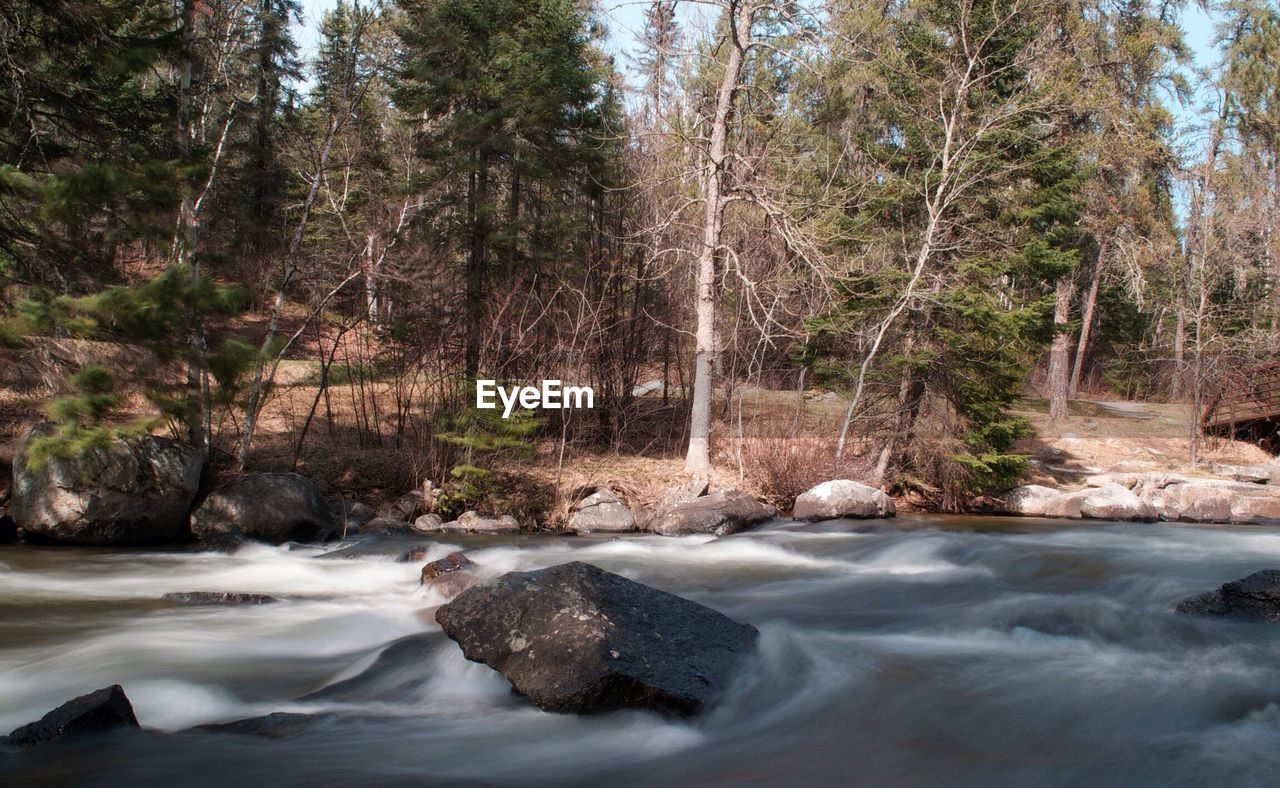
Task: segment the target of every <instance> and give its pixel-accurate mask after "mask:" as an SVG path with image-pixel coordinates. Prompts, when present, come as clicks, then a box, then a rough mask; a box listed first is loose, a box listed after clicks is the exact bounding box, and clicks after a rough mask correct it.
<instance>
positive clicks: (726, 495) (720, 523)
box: [648, 490, 778, 536]
mask: <svg viewBox="0 0 1280 788" xmlns="http://www.w3.org/2000/svg"><path fill="white" fill-rule="evenodd" d="M777 514H778V513H777V511H775V510H774V509H773V507H770V506H765V505H764V504H762V503H760V502H759V501H757V500H756V499H755V498H752V497H751V496H750V495H747V494H746V493H744V492H742V491H741V490H720V491H717V492H713V493H711V494H710V495H704V496H702V497H701V498H694V499H693V500H690V501H682V502H680V503H677V504H674V505H673V506H671V507H669V508H667V509H665V510H663V511H659V512H657V513H655V514H654V516H653V518H652V519H651V520H649V523H648V529H649V530H650V531H653V532H654V533H656V534H661V535H663V536H684V535H686V534H715V535H716V536H724V535H725V534H732V533H737V532H738V531H741V530H743V529H744V528H749V527H751V526H753V525H755V524H756V523H762V522H764V521H765V520H768V519H770V518H771V517H774V516H776V515H777Z"/></svg>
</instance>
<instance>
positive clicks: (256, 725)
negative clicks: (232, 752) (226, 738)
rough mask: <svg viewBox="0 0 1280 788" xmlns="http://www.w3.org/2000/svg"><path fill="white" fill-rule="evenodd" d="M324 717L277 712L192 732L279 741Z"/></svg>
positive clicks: (204, 726) (309, 726)
mask: <svg viewBox="0 0 1280 788" xmlns="http://www.w3.org/2000/svg"><path fill="white" fill-rule="evenodd" d="M323 719H324V717H322V716H321V715H316V714H293V713H290V712H287V711H277V712H274V713H272V714H268V715H266V716H264V717H250V718H248V719H244V720H235V721H234V722H211V723H208V724H206V725H197V726H196V727H194V728H191V729H190V730H191V732H197V731H198V732H200V733H234V734H239V735H241V736H262V737H263V738H267V739H279V738H283V737H285V736H292V735H294V734H298V733H305V732H306V731H307V730H309V729H310V728H311V727H313V726H314V725H315V724H316V723H318V722H320V721H322V720H323Z"/></svg>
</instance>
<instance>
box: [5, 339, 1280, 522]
mask: <svg viewBox="0 0 1280 788" xmlns="http://www.w3.org/2000/svg"><path fill="white" fill-rule="evenodd" d="M101 350H102V348H101V347H100V346H98V345H96V344H90V343H77V342H60V343H50V344H49V346H47V347H45V348H44V349H43V350H42V352H41V353H40V354H38V355H35V354H32V355H27V356H25V357H23V358H20V359H19V358H15V359H11V361H13V362H16V363H11V364H8V365H5V367H4V373H5V374H4V375H3V380H0V446H2V447H3V451H0V464H2V463H5V462H6V461H8V460H10V459H11V457H12V451H13V448H14V442H15V441H16V439H17V438H18V437H19V435H20V434H21V431H22V430H23V429H24V428H25V426H26V425H28V424H30V423H31V422H32V421H34V420H35V419H37V418H39V416H40V411H41V406H40V401H41V400H42V399H43V398H44V397H47V396H48V395H49V394H50V393H51V392H52V390H53V389H54V386H53V385H52V381H53V380H55V379H56V378H57V377H58V373H60V372H62V371H64V370H65V369H66V368H69V367H73V366H74V365H76V364H79V363H83V362H84V361H85V360H87V359H88V358H90V357H92V358H95V360H105V359H104V357H103V354H102V353H101V352H100V351H101ZM117 361H119V363H120V366H122V367H126V366H127V363H128V361H129V359H127V358H124V359H118V360H117ZM318 378H319V364H318V363H317V362H316V361H315V360H312V359H304V358H295V359H289V360H286V361H285V362H283V363H282V365H281V368H280V372H279V375H278V377H277V381H276V382H277V386H276V388H275V389H274V391H273V395H272V397H271V398H270V402H269V403H268V405H267V407H266V409H265V411H264V413H263V416H262V419H261V421H260V423H259V429H258V431H257V433H256V436H255V440H254V451H253V454H252V457H251V461H250V463H249V468H248V469H249V470H291V469H296V470H297V471H298V472H300V473H303V474H305V475H307V476H310V477H311V478H313V479H314V480H315V481H316V482H317V484H318V485H319V486H320V487H321V489H322V490H324V491H325V492H326V493H327V494H329V495H330V496H331V497H334V498H337V497H343V498H346V499H348V500H352V499H354V500H361V501H365V502H367V503H370V504H372V505H375V506H377V505H378V504H380V503H382V502H385V501H387V500H391V499H394V498H396V497H398V496H399V495H401V494H403V493H404V492H405V491H406V490H408V489H411V488H412V487H413V486H414V485H415V483H416V482H417V480H420V479H423V478H430V477H433V476H434V477H442V475H443V474H442V471H441V463H440V459H441V458H440V457H438V456H433V455H432V454H431V449H430V448H429V447H430V446H431V445H432V444H433V443H436V442H434V441H432V440H430V438H431V436H432V434H433V433H434V432H435V430H436V425H435V422H434V420H433V415H432V414H433V402H432V401H433V398H434V397H433V389H432V387H431V385H430V384H429V383H427V382H426V381H428V380H429V376H426V375H425V374H424V375H422V376H418V377H416V378H412V379H401V380H399V381H395V380H387V379H382V378H380V377H379V376H377V375H376V373H375V374H374V375H373V376H372V377H371V378H367V379H360V378H359V377H353V376H352V375H351V374H349V373H346V372H343V374H338V371H335V373H334V375H333V376H332V377H331V379H330V384H331V385H330V388H329V391H328V396H327V397H323V398H317V394H318V393H319V392H320V388H319V385H318V383H319V380H318ZM739 393H741V394H742V396H741V397H738V398H735V400H734V402H735V406H734V407H733V408H728V407H726V406H725V404H724V402H723V401H718V402H717V413H716V415H717V419H718V420H719V423H720V424H721V425H722V426H721V427H720V428H719V430H718V438H717V440H716V441H715V445H716V447H717V451H716V457H715V462H716V465H717V473H716V476H715V478H713V479H712V484H713V485H714V486H717V487H730V486H732V487H740V488H743V489H745V490H747V491H749V492H751V493H753V494H755V495H757V496H759V497H761V498H763V499H766V500H768V501H769V502H771V503H773V504H774V505H776V506H778V507H779V508H780V509H784V510H785V509H786V508H787V507H789V506H790V503H791V500H792V499H793V498H794V496H795V495H796V494H798V493H799V492H801V491H803V490H804V489H807V488H808V487H809V486H811V485H812V484H815V483H817V482H819V481H823V480H825V479H829V478H834V477H837V476H846V477H851V478H855V479H856V478H865V475H864V474H863V472H862V471H861V470H859V468H860V467H861V466H859V464H858V462H857V461H854V462H852V463H844V464H838V463H836V462H835V461H834V447H835V440H836V436H837V435H838V432H839V426H840V420H841V416H842V413H843V409H844V403H843V402H842V401H841V400H840V398H839V397H837V396H835V395H833V394H830V393H820V392H806V393H805V394H804V395H803V397H801V396H798V394H797V392H796V391H795V390H790V391H787V390H768V389H750V390H746V391H744V392H739ZM406 402H407V403H412V404H410V405H408V406H406V405H405V404H404V403H406ZM637 402H638V403H640V406H639V407H638V408H637V413H638V414H639V415H637V416H636V417H635V419H636V420H635V422H633V423H630V424H629V425H628V426H627V429H626V430H625V431H626V432H627V433H628V435H629V436H630V437H628V438H627V440H626V441H624V442H622V443H620V444H618V445H614V446H613V447H612V448H600V447H599V446H598V445H597V446H592V445H589V444H575V443H574V442H572V441H571V442H570V443H569V444H568V445H567V446H566V445H563V444H562V443H561V442H560V441H559V440H557V439H556V437H555V436H554V435H549V436H547V437H544V438H542V439H540V440H539V441H538V443H537V445H536V447H535V450H534V452H533V455H532V456H514V455H513V456H511V457H510V458H509V459H508V460H506V461H503V462H502V463H500V464H499V466H498V468H497V474H498V480H497V484H498V487H499V488H500V489H501V490H502V492H501V493H500V494H499V495H498V496H497V498H496V499H494V500H493V501H491V504H492V506H494V507H495V508H496V507H504V508H505V509H506V511H508V512H509V513H511V514H514V515H516V516H517V517H519V518H520V519H522V520H524V521H526V522H530V521H537V522H539V523H541V524H543V525H552V526H554V525H556V524H558V523H560V522H562V521H563V519H564V518H565V517H566V515H567V513H568V507H569V506H570V505H571V503H572V501H573V500H575V499H576V491H577V490H579V489H581V488H582V487H586V486H600V485H603V486H609V487H611V488H613V489H615V490H616V491H617V492H618V493H619V494H621V495H622V497H623V498H624V499H626V500H628V501H630V502H632V503H639V504H647V503H651V502H653V501H654V500H656V499H657V498H658V497H659V496H660V495H661V493H662V491H663V490H664V489H665V488H667V487H668V486H670V485H671V484H672V483H673V482H674V481H676V480H678V479H680V478H681V477H682V474H683V451H682V447H683V444H684V440H685V437H686V436H685V434H684V432H683V430H684V429H685V427H684V425H685V420H686V414H685V413H684V412H683V411H682V410H681V409H680V407H679V405H678V404H677V400H676V398H675V397H674V396H673V397H672V398H671V401H670V402H669V403H667V404H664V403H663V402H662V397H661V393H660V392H652V393H649V394H647V395H645V396H643V397H640V398H639V400H637ZM739 402H740V403H741V405H740V407H738V406H737V404H736V403H739ZM397 403H400V405H399V406H397ZM129 404H130V405H132V406H134V407H126V411H128V412H129V413H128V414H127V415H129V416H131V417H136V416H138V415H145V412H144V411H145V407H146V406H145V403H144V402H142V401H141V400H138V401H135V402H132V403H129ZM313 407H314V416H313V418H312V419H311V420H310V423H309V424H308V418H307V414H308V413H309V412H312V409H313ZM1015 412H1016V413H1017V415H1020V416H1023V417H1024V418H1026V419H1027V420H1028V422H1029V423H1030V425H1031V427H1032V429H1033V434H1032V435H1030V436H1028V437H1027V438H1024V439H1023V440H1022V441H1021V442H1020V443H1019V445H1018V446H1017V449H1018V450H1019V451H1020V452H1024V453H1026V454H1028V455H1030V456H1031V458H1032V459H1033V460H1034V461H1035V462H1033V463H1032V465H1031V468H1030V472H1029V478H1028V480H1029V481H1033V482H1036V483H1042V484H1050V485H1058V486H1063V485H1069V484H1071V483H1073V482H1075V481H1079V480H1081V479H1082V478H1083V476H1084V475H1086V474H1090V473H1099V472H1104V471H1111V470H1132V471H1170V472H1177V473H1184V474H1188V475H1207V474H1210V473H1211V472H1212V470H1213V466H1214V465H1216V464H1253V463H1265V462H1269V461H1271V460H1272V459H1273V458H1272V457H1271V456H1270V455H1269V454H1268V453H1267V452H1265V451H1264V450H1262V449H1261V448H1259V447H1257V446H1255V445H1252V444H1249V443H1244V442H1239V441H1230V440H1226V439H1215V438H1206V439H1204V441H1203V442H1202V446H1201V449H1200V460H1201V461H1200V463H1199V464H1198V466H1197V467H1196V468H1195V469H1192V468H1190V467H1189V464H1188V448H1189V440H1190V435H1191V420H1190V419H1191V416H1190V409H1189V408H1188V407H1187V406H1185V405H1178V404H1172V405H1171V404H1162V403H1145V402H1143V403H1133V402H1117V401H1112V400H1108V399H1106V398H1105V397H1096V398H1093V399H1089V400H1077V401H1074V402H1072V403H1071V406H1070V414H1069V417H1068V418H1067V419H1066V420H1065V421H1063V422H1061V423H1058V424H1053V423H1051V422H1050V421H1049V418H1048V406H1047V402H1045V401H1044V400H1043V399H1036V398H1025V399H1023V400H1021V401H1020V402H1019V403H1018V405H1017V407H1016V408H1015ZM575 418H579V417H575ZM582 418H590V417H582ZM304 425H307V430H308V431H307V438H306V441H305V444H304V445H303V446H302V447H301V450H300V447H299V445H298V435H299V434H300V432H301V431H302V428H303V426H304ZM217 429H219V430H221V431H222V435H223V440H222V441H221V442H220V443H221V444H224V445H223V446H222V448H223V452H222V456H221V459H222V462H220V463H218V467H219V468H220V470H219V473H220V474H222V475H225V474H227V473H234V462H232V456H231V451H233V450H234V444H235V438H234V436H235V434H236V432H237V431H238V424H237V423H236V421H235V417H234V414H232V415H231V416H230V417H229V418H227V419H224V420H223V421H222V422H221V423H220V424H219V425H217ZM857 432H858V430H857V429H856V425H855V430H854V433H855V434H856V433H857ZM738 436H746V437H745V438H744V437H738ZM797 436H798V437H797ZM855 453H856V452H855ZM4 470H7V468H5V469H4ZM4 475H5V476H7V475H8V474H7V473H5V474H4ZM435 480H436V481H437V482H439V481H442V480H443V479H442V478H436V479H435ZM210 481H212V480H210Z"/></svg>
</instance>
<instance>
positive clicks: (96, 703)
mask: <svg viewBox="0 0 1280 788" xmlns="http://www.w3.org/2000/svg"><path fill="white" fill-rule="evenodd" d="M116 727H130V728H136V727H138V718H137V717H135V716H134V715H133V705H132V704H131V703H129V699H128V698H127V697H125V694H124V689H123V688H122V687H121V686H120V685H119V684H112V685H111V686H110V687H106V688H104V689H100V690H95V691H94V692H90V693H89V694H88V695H81V696H80V697H78V698H74V699H72V700H69V701H67V702H66V703H64V704H62V705H61V706H59V707H58V708H56V709H54V710H53V711H51V712H49V713H48V714H46V715H44V716H43V717H41V718H40V719H39V720H38V721H36V722H32V723H28V724H27V725H23V726H22V727H21V728H18V729H17V730H16V731H14V732H13V733H10V734H9V741H10V742H11V743H13V744H17V745H19V746H21V747H30V746H32V745H35V744H40V743H42V742H47V741H53V740H54V739H58V738H61V737H63V736H67V735H69V734H74V733H88V732H90V731H99V730H105V729H107V728H116Z"/></svg>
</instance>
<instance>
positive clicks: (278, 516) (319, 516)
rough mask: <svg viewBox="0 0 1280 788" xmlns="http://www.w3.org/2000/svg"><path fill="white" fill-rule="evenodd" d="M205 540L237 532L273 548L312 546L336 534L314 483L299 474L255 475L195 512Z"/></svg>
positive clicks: (238, 481) (195, 525)
mask: <svg viewBox="0 0 1280 788" xmlns="http://www.w3.org/2000/svg"><path fill="white" fill-rule="evenodd" d="M191 530H192V532H193V533H195V535H196V536H198V537H199V538H200V539H202V540H203V539H205V538H208V537H211V536H214V535H219V534H234V535H237V536H241V537H244V538H247V539H256V540H258V541H260V542H268V543H270V544H281V543H283V542H309V541H313V540H315V539H318V538H325V537H326V536H329V535H331V534H332V532H333V531H334V522H333V518H332V517H331V516H330V515H329V508H328V507H327V506H325V502H324V499H323V498H321V497H320V493H319V492H317V490H316V488H315V485H313V484H312V483H311V480H310V479H308V478H306V477H305V476H299V475H298V474H296V473H251V474H246V475H244V476H241V477H239V478H237V479H233V480H231V481H230V482H228V483H227V484H225V485H223V486H221V487H219V488H218V489H216V490H214V491H213V492H211V493H210V494H209V495H208V496H207V497H206V498H205V499H204V501H203V502H202V503H201V504H200V505H199V506H198V507H196V510H195V511H194V512H192V513H191Z"/></svg>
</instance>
